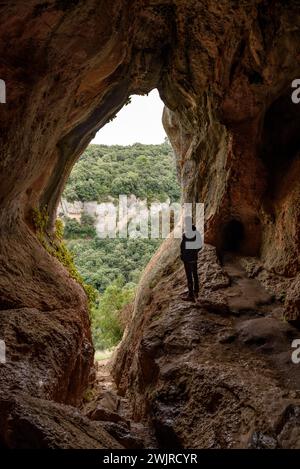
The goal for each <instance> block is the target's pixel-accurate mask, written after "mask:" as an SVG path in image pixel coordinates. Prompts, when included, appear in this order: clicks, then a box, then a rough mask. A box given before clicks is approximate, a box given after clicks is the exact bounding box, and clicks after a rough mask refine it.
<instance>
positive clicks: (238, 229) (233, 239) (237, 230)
mask: <svg viewBox="0 0 300 469" xmlns="http://www.w3.org/2000/svg"><path fill="white" fill-rule="evenodd" d="M221 235H222V242H221V250H222V252H226V251H227V252H239V251H240V250H241V245H242V243H243V241H244V239H245V230H244V225H243V224H242V222H241V221H239V220H236V219H232V220H230V221H228V222H227V223H226V224H225V225H224V227H223V229H222V233H221Z"/></svg>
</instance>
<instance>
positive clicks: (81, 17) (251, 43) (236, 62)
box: [0, 0, 300, 446]
mask: <svg viewBox="0 0 300 469" xmlns="http://www.w3.org/2000/svg"><path fill="white" fill-rule="evenodd" d="M299 11H300V7H299V2H298V1H285V2H283V1H279V0H275V1H267V0H257V1H256V2H253V1H252V0H243V1H235V0H221V1H218V2H215V1H211V0H201V1H199V0H168V1H165V0H151V1H150V0H149V1H148V0H112V1H109V2H107V1H105V0H84V1H83V0H72V1H65V0H50V1H47V2H44V1H41V0H40V1H39V0H29V1H26V2H25V1H24V2H20V1H14V0H12V1H10V2H2V4H1V6H0V13H1V21H2V23H1V30H0V47H1V51H0V53H1V57H2V60H1V64H0V78H1V79H3V80H5V82H6V86H7V104H5V105H0V125H1V155H0V205H1V212H0V222H1V223H0V273H1V275H0V306H1V312H0V315H1V338H2V339H4V340H5V341H6V344H7V358H8V362H7V364H6V365H0V383H1V389H0V393H5V399H7V393H8V395H11V394H14V395H16V396H17V397H16V399H18V400H19V401H20V402H22V400H23V399H24V397H22V396H24V394H25V395H28V394H30V395H31V396H32V397H33V398H35V399H52V400H56V401H59V402H61V403H71V404H77V403H78V402H79V401H80V400H81V397H82V393H83V390H84V389H85V388H86V387H87V385H88V382H89V375H90V370H91V367H92V360H93V349H92V344H91V336H90V328H89V319H88V313H87V302H86V298H85V295H84V293H83V291H82V289H81V287H80V286H79V285H77V284H76V283H75V282H74V281H73V280H72V279H70V277H69V274H68V273H67V271H66V270H65V269H64V268H63V267H62V266H61V265H60V264H59V262H58V261H57V260H55V259H54V258H53V257H52V256H50V255H49V254H48V253H47V252H46V250H45V249H44V248H43V246H42V245H41V244H40V242H39V241H38V239H37V236H36V233H35V229H34V226H33V223H32V210H33V209H36V208H39V209H41V208H43V207H47V211H48V213H49V223H48V225H49V226H48V231H49V232H51V230H53V225H54V216H55V215H54V214H55V210H56V206H57V202H58V200H59V196H60V194H61V191H62V189H63V186H64V183H65V181H66V179H67V177H68V175H69V173H70V171H71V168H72V166H73V164H74V162H75V161H76V159H77V158H78V157H79V155H80V154H81V152H82V151H83V149H84V148H85V146H86V145H87V144H88V142H89V141H90V140H91V138H92V137H93V135H94V134H95V132H96V131H97V130H98V129H99V128H100V127H101V126H103V125H104V124H105V123H106V122H107V121H108V120H109V119H110V118H111V117H112V116H113V115H114V114H115V113H116V112H117V111H118V110H119V109H120V108H121V107H122V106H123V105H124V103H125V102H126V100H127V98H128V96H129V95H130V94H133V93H140V94H142V93H147V92H149V91H150V90H151V89H153V88H154V87H157V88H158V90H159V92H160V95H161V97H162V99H163V100H164V102H165V104H166V108H165V112H164V124H165V127H166V130H167V132H168V134H169V136H170V139H171V142H172V145H173V146H174V149H175V153H176V157H177V165H178V171H179V175H180V179H181V182H182V188H183V199H184V200H185V201H190V202H191V201H203V202H205V206H206V237H207V242H209V243H211V244H213V245H215V246H216V247H217V248H218V250H221V249H227V248H228V247H229V246H228V239H229V240H230V238H231V237H232V233H234V236H236V238H237V239H236V241H237V243H236V244H239V251H240V253H242V254H245V255H248V256H260V259H261V263H262V265H263V267H262V269H265V270H262V272H271V271H272V272H273V274H274V275H278V274H280V275H282V276H285V278H290V282H286V285H287V287H286V289H285V290H287V292H286V291H285V290H284V291H282V292H281V293H283V294H285V293H287V294H286V316H287V317H288V318H289V319H294V320H296V319H297V318H298V317H299V303H300V299H299V298H300V292H299V277H298V273H299V239H298V238H299V222H298V219H299V213H300V212H299V207H300V204H299V184H298V172H299V168H300V166H299V112H300V111H299V110H300V107H299V106H300V105H299V106H296V105H295V104H293V103H292V102H291V99H290V94H291V82H292V80H293V79H294V78H297V77H299V75H300V67H299V56H300V40H299V39H300V38H299V26H300V24H299V19H300V16H299ZM236 233H242V234H243V236H240V235H238V234H236ZM176 255H177V246H176V244H173V243H172V241H168V242H167V243H166V244H165V246H164V251H162V253H161V254H158V255H157V256H156V258H154V259H153V260H152V262H151V263H150V265H149V266H148V270H147V273H146V275H145V277H144V280H143V281H142V284H141V286H140V291H139V294H138V297H137V300H136V305H135V311H134V318H133V321H132V324H131V326H130V333H129V334H128V335H127V338H126V339H125V341H124V343H123V345H122V349H121V352H120V353H123V354H124V357H123V358H122V360H123V362H124V366H125V368H126V370H127V372H128V375H129V373H131V372H130V370H131V369H134V364H133V361H132V360H133V351H134V353H136V352H137V351H138V348H139V345H138V344H140V343H141V341H142V334H146V335H147V334H148V332H147V327H148V326H147V322H145V323H144V324H145V329H140V330H139V329H138V327H139V325H140V324H141V323H143V322H144V319H143V318H144V317H145V315H146V309H147V307H148V306H147V305H151V301H152V295H153V289H154V287H155V285H156V284H159V282H160V281H161V278H162V276H164V275H165V274H166V273H170V272H172V271H173V272H174V275H175V274H176V271H177V268H178V266H177V264H176ZM213 265H215V264H213ZM216 269H217V270H218V268H217V267H216ZM214 275H215V274H214V273H212V277H213V276H214ZM267 275H269V274H268V273H266V274H265V276H267ZM270 275H271V274H270ZM149 278H150V279H152V280H153V281H152V283H151V282H150V281H149ZM275 283H276V278H275ZM212 288H213V287H212ZM221 309H222V308H221ZM163 313H164V311H163ZM172 314H173V315H176V314H181V313H180V312H179V311H177V313H176V311H173V313H172ZM190 314H191V315H193V314H194V313H193V312H190ZM171 317H172V315H171ZM165 326H166V327H167V324H166V325H165ZM159 327H160V330H162V331H163V329H164V327H163V324H161V325H160V326H159ZM183 331H184V330H183ZM138 334H139V337H138ZM197 340H198V339H197ZM136 347H137V348H136ZM191 353H192V351H191ZM146 355H147V354H146ZM125 356H126V357H127V358H125ZM146 359H148V358H146ZM230 366H233V365H230ZM146 368H147V367H146ZM253 369H254V368H253ZM191 370H192V368H191V367H189V372H190V373H192V371H191ZM155 372H157V373H158V371H156V368H155V366H154V367H153V370H152V371H151V373H155ZM176 373H177V372H176ZM176 373H175V374H176ZM205 373H211V374H214V375H215V374H217V376H218V379H219V381H220V380H222V379H223V378H222V376H221V375H220V370H219V369H215V370H214V371H213V369H211V370H210V371H209V370H208V369H206V371H205ZM228 373H231V371H230V370H229V369H228ZM195 376H196V375H195ZM152 379H155V377H154V376H152V375H151V376H148V377H146V380H148V381H147V383H148V385H147V386H151V383H152ZM176 379H177V378H176ZM197 379H198V378H197ZM265 379H267V377H266V378H265ZM272 379H273V378H272ZM119 380H120V379H119ZM134 380H136V381H137V382H139V381H140V375H139V372H138V371H137V374H136V377H135V378H134ZM195 380H196V378H195ZM176 382H177V381H176ZM272 383H273V384H272V386H273V385H274V386H275V384H274V383H275V382H273V381H272ZM252 389H253V390H254V389H256V388H255V386H254V387H253V388H252ZM145 390H146V388H145ZM128 392H135V388H134V386H133V385H132V383H131V384H130V389H129V391H128ZM139 392H140V391H139ZM228 393H229V394H230V392H229V391H228ZM275 394H276V393H275V388H274V393H273V394H272V396H275ZM3 396H4V394H3ZM3 399H4V397H3ZM11 399H12V398H11ZM14 399H15V398H14ZM136 399H137V400H138V399H139V397H138V394H137V395H136ZM222 399H223V398H222ZM228 399H229V398H228ZM216 401H218V398H216ZM229 401H230V399H229ZM41 402H42V401H41ZM27 405H29V406H30V405H32V412H33V413H34V412H36V410H35V409H36V406H35V405H33V404H30V402H29V401H26V406H27ZM56 405H61V412H63V411H64V410H63V409H64V406H63V404H56ZM215 405H216V404H215V403H212V406H215ZM251 405H252V404H251ZM26 406H25V404H24V406H22V405H21V407H20V412H22V409H25V407H26ZM41 406H42V403H41ZM26 408H27V407H26ZM3 409H4V410H3V412H9V410H5V409H9V406H4V407H3ZM293 409H294V407H293ZM24 412H25V411H24ZM65 412H67V411H66V410H65ZM249 412H250V411H249ZM251 412H252V411H251ZM291 412H292V411H291ZM293 412H294V411H293ZM295 412H296V411H295ZM7 415H8V414H7ZM12 415H16V414H12ZM289 415H290V414H289ZM293 415H294V414H293ZM295 415H296V413H295ZM12 418H14V417H12ZM295 419H296V417H295ZM47 422H48V423H47V425H50V423H49V422H50V421H49V420H47ZM178 425H180V426H181V425H183V423H179V424H178ZM3 428H4V430H3ZM5 428H6V427H5V426H4V427H3V426H1V430H0V433H1V441H2V442H3V444H5V445H8V446H13V443H12V442H10V440H9V438H7V435H6V434H5ZM82 431H83V430H82ZM175 433H176V432H175ZM176 434H177V433H176ZM78 438H79V437H78ZM255 438H256V441H260V436H259V435H258V436H256V437H255ZM84 441H87V440H84ZM211 442H213V440H211V439H210V440H209V439H207V440H205V441H204V440H203V441H202V442H200V441H199V444H200V443H201V444H203V445H207V446H209V445H210V444H214V443H211ZM86 444H88V443H86ZM105 444H107V443H105V442H104V440H103V445H105ZM218 444H221V443H218ZM222 444H223V443H222ZM226 444H227V443H226V441H225V442H224V445H225V446H226ZM240 444H241V445H242V443H241V442H240Z"/></svg>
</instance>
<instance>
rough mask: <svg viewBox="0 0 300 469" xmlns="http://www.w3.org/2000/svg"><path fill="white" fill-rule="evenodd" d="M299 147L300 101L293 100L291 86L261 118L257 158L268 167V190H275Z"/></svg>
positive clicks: (269, 192) (272, 191)
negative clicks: (259, 148)
mask: <svg viewBox="0 0 300 469" xmlns="http://www.w3.org/2000/svg"><path fill="white" fill-rule="evenodd" d="M299 150H300V105H297V104H295V103H293V101H292V99H291V89H290V88H289V89H288V90H287V92H286V93H285V94H283V95H282V96H280V97H279V98H278V99H277V100H276V101H274V102H273V104H272V105H271V106H270V107H269V109H268V111H267V112H266V115H265V119H264V126H263V132H262V147H261V152H260V155H261V158H262V160H263V162H264V164H265V167H266V169H267V171H268V175H267V177H268V194H269V195H270V196H273V195H274V194H276V192H277V189H278V184H280V182H281V180H282V177H283V176H285V175H286V174H287V172H288V171H289V168H290V167H291V164H292V163H293V161H294V160H295V158H296V157H297V155H298V154H299Z"/></svg>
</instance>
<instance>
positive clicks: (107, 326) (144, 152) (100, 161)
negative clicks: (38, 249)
mask: <svg viewBox="0 0 300 469" xmlns="http://www.w3.org/2000/svg"><path fill="white" fill-rule="evenodd" d="M162 113H163V103H162V101H161V100H160V98H159V95H158V92H157V90H154V91H153V92H151V93H149V95H148V96H132V97H131V100H129V101H128V102H127V103H126V105H125V106H123V108H122V109H121V110H120V112H119V113H118V114H117V115H116V116H115V117H114V118H113V119H111V120H110V122H108V123H107V124H106V125H105V126H104V128H103V129H101V130H100V131H99V132H98V134H97V135H96V137H95V139H94V140H93V141H92V142H91V144H90V145H89V146H88V147H87V149H86V150H85V152H84V153H83V155H82V156H81V157H80V159H79V160H78V162H77V163H76V164H75V166H74V168H73V170H72V172H71V175H70V177H69V180H68V182H67V184H66V187H65V190H64V193H63V197H62V200H61V203H60V207H59V216H60V217H61V218H62V219H63V221H64V225H65V230H64V239H65V243H66V245H67V247H68V249H69V250H70V251H71V253H72V255H73V256H74V262H75V265H76V267H77V269H78V271H79V274H80V275H81V277H82V278H83V281H84V283H85V284H87V285H88V286H89V287H92V288H93V289H94V290H95V291H96V294H97V301H96V304H95V306H94V307H93V314H92V317H93V320H92V333H93V339H94V345H95V349H96V350H98V353H96V359H97V358H98V359H101V357H103V358H104V357H106V356H107V352H106V351H107V350H109V349H111V348H113V347H114V346H115V345H117V343H118V342H119V341H120V340H121V338H122V334H123V329H124V328H125V326H126V325H127V323H128V321H129V318H130V315H131V307H132V306H131V303H132V301H133V296H134V291H135V288H136V285H137V284H138V281H139V279H140V277H141V275H142V272H143V270H144V268H145V267H146V265H147V263H148V262H149V261H150V259H151V257H152V256H153V255H154V253H155V252H156V250H157V249H158V248H159V246H160V244H161V242H162V241H163V239H162V236H160V237H154V236H153V233H152V224H151V217H150V213H151V212H150V209H151V207H153V205H152V204H154V203H159V204H164V203H166V202H167V201H169V203H170V204H172V203H173V202H179V201H180V192H181V191H180V185H179V183H178V180H177V169H176V165H175V158H174V155H173V150H172V148H171V146H170V144H169V141H168V139H167V136H166V134H165V131H164V128H163V126H162ZM120 195H121V196H122V197H123V196H126V198H127V209H128V219H126V220H125V221H124V223H125V228H126V227H127V226H129V225H130V223H131V221H132V219H131V218H130V210H131V208H132V207H133V205H134V204H135V203H137V204H139V203H140V202H142V203H143V202H145V203H146V205H147V207H148V210H149V217H148V221H149V225H150V226H149V225H148V221H147V222H146V224H147V226H149V230H148V233H147V235H146V237H145V236H144V233H137V235H136V238H133V237H132V236H131V234H132V232H129V228H128V232H127V233H126V236H123V235H124V229H123V228H124V224H123V223H120V218H119V216H120V215H119V214H120V212H119V210H120ZM109 204H110V205H112V206H113V207H115V208H116V223H115V225H114V226H115V230H116V231H115V233H111V234H112V236H110V233H109V232H108V233H107V234H105V236H104V237H102V236H101V234H100V230H101V227H102V220H103V218H104V215H103V211H102V209H103V208H104V210H106V208H107V207H108V206H109ZM133 225H134V223H133ZM131 226H132V225H131ZM143 226H145V224H143ZM121 230H122V236H121ZM125 231H126V230H125ZM102 234H103V233H102Z"/></svg>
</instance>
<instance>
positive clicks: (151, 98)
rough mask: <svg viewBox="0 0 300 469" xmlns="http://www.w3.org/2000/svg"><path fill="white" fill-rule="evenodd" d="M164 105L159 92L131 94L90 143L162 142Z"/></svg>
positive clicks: (130, 143) (163, 134)
mask: <svg viewBox="0 0 300 469" xmlns="http://www.w3.org/2000/svg"><path fill="white" fill-rule="evenodd" d="M163 107H164V104H163V102H162V101H161V99H160V97H159V94H158V91H157V90H153V91H151V93H149V95H148V96H137V95H133V96H131V103H130V104H128V105H127V106H124V107H123V108H122V109H121V110H120V111H119V112H118V114H117V117H116V118H115V119H114V120H113V121H112V122H109V123H108V124H106V125H105V126H104V127H103V128H102V129H100V130H99V132H98V133H97V135H96V137H95V138H94V139H93V140H92V142H91V143H102V144H104V145H132V144H133V143H145V144H149V143H150V144H151V143H152V144H157V143H163V141H164V138H165V136H166V134H165V131H164V128H163V126H162V122H161V118H162V112H163Z"/></svg>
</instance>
